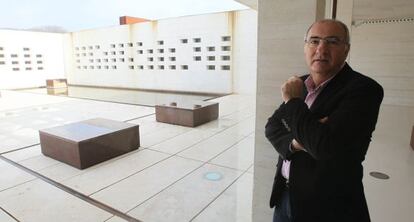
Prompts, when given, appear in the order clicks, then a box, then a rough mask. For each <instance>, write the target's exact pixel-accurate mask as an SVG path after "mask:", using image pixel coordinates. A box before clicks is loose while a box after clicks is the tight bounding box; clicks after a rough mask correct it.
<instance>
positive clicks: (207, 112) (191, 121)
mask: <svg viewBox="0 0 414 222" xmlns="http://www.w3.org/2000/svg"><path fill="white" fill-rule="evenodd" d="M218 112H219V104H218V103H212V102H203V101H200V102H186V103H184V102H180V103H176V102H171V103H169V104H162V105H156V106H155V116H156V120H157V121H158V122H163V123H169V124H175V125H181V126H189V127H195V126H199V125H201V124H204V123H207V122H209V121H212V120H215V119H217V118H218Z"/></svg>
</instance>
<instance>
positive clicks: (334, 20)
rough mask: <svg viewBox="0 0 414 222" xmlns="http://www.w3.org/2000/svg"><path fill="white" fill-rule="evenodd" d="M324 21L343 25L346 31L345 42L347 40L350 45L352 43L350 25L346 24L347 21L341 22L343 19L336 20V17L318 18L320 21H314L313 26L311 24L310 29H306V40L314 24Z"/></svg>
mask: <svg viewBox="0 0 414 222" xmlns="http://www.w3.org/2000/svg"><path fill="white" fill-rule="evenodd" d="M324 22H333V23H336V24H338V25H340V26H341V27H342V29H343V30H344V32H345V39H344V42H345V43H346V44H348V45H349V44H350V41H351V38H350V36H349V29H348V27H347V26H346V25H345V23H343V22H341V21H339V20H336V19H321V20H318V21H316V22H314V23H312V25H311V26H309V28H308V30H307V31H306V34H305V41H306V40H307V38H308V34H309V31H310V29H311V28H312V26H313V25H315V24H316V23H324Z"/></svg>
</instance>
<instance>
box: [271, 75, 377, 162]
mask: <svg viewBox="0 0 414 222" xmlns="http://www.w3.org/2000/svg"><path fill="white" fill-rule="evenodd" d="M350 85H351V86H350V87H345V88H346V89H344V90H343V92H341V94H342V95H341V96H340V97H338V99H340V101H338V103H337V105H336V107H335V108H334V109H333V110H331V111H330V113H329V114H328V121H327V122H326V123H320V122H319V121H318V120H319V118H317V117H316V116H314V115H312V113H311V111H310V110H309V109H308V107H307V105H306V104H305V103H304V101H303V100H301V99H297V98H295V99H291V100H289V101H288V102H287V103H286V104H285V105H283V106H281V107H280V109H279V110H278V112H279V115H278V116H279V118H280V119H284V120H286V123H287V125H288V126H289V128H290V129H291V133H292V135H293V138H295V139H297V140H298V142H299V143H301V144H303V145H304V147H305V150H306V151H307V152H308V153H309V154H310V155H311V156H312V157H313V158H314V159H328V158H332V157H335V156H337V155H344V154H345V155H353V157H356V158H359V159H361V158H362V159H363V158H364V156H365V153H366V150H367V148H368V145H369V143H370V140H371V134H372V132H373V131H374V129H375V124H376V122H377V117H378V112H379V107H380V104H381V101H382V99H383V94H384V92H383V89H382V87H381V86H380V85H379V84H377V83H376V82H375V81H373V80H370V81H354V82H352V83H351V84H350ZM332 96H335V95H332ZM282 141H283V140H282V139H279V143H278V145H283V142H282ZM282 150H283V151H284V149H282Z"/></svg>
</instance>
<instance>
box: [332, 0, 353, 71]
mask: <svg viewBox="0 0 414 222" xmlns="http://www.w3.org/2000/svg"><path fill="white" fill-rule="evenodd" d="M353 7H354V1H353V0H337V5H336V19H337V20H339V21H342V22H343V23H344V24H345V25H346V26H348V29H349V35H350V36H352V12H353ZM351 40H352V38H351ZM351 48H352V47H351ZM350 60H351V53H349V54H348V58H347V62H348V63H351V61H350Z"/></svg>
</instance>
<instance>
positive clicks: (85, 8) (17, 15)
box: [0, 0, 247, 32]
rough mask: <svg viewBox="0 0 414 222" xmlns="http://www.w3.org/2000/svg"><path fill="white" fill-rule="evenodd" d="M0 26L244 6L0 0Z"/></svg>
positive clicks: (112, 21) (73, 24)
mask: <svg viewBox="0 0 414 222" xmlns="http://www.w3.org/2000/svg"><path fill="white" fill-rule="evenodd" d="M0 5H1V6H2V7H1V8H0V29H1V28H12V29H31V28H37V27H44V26H57V27H61V28H63V29H64V30H66V31H69V32H71V31H79V30H85V29H92V28H99V27H108V26H115V25H119V17H120V16H124V15H128V16H133V17H140V18H145V19H149V20H157V19H163V18H171V17H178V16H185V15H196V14H205V13H211V12H223V11H231V10H241V9H247V7H246V6H244V5H242V4H240V3H238V2H235V1H233V0H0Z"/></svg>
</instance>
